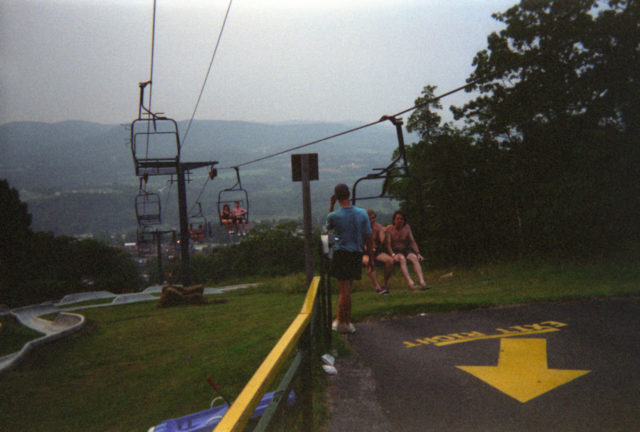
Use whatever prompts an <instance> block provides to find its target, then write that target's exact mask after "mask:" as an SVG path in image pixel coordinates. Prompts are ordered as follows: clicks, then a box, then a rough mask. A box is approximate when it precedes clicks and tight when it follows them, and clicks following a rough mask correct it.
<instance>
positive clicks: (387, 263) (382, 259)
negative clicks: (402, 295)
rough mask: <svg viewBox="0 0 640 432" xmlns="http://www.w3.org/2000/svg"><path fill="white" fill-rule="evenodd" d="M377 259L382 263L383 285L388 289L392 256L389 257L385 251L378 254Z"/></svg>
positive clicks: (391, 269)
mask: <svg viewBox="0 0 640 432" xmlns="http://www.w3.org/2000/svg"><path fill="white" fill-rule="evenodd" d="M378 261H380V262H382V263H383V264H384V280H383V285H382V286H383V287H384V288H385V289H389V279H391V272H392V271H393V263H394V261H393V258H391V256H390V255H387V254H386V253H384V252H383V253H381V254H380V255H378Z"/></svg>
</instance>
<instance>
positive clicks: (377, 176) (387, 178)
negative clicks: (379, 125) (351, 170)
mask: <svg viewBox="0 0 640 432" xmlns="http://www.w3.org/2000/svg"><path fill="white" fill-rule="evenodd" d="M381 120H389V121H390V122H391V123H393V124H394V126H395V127H396V135H397V137H398V156H396V158H395V159H394V160H393V161H392V162H391V163H390V164H389V165H388V166H387V167H385V168H373V170H374V171H376V172H374V173H370V174H367V175H366V176H364V177H361V178H359V179H358V180H356V182H355V183H354V184H353V187H352V189H351V202H352V204H355V203H356V201H357V200H366V199H377V198H396V197H395V196H392V195H389V194H388V193H387V188H388V187H389V184H390V183H391V180H393V179H396V178H408V177H410V174H409V167H408V165H407V156H406V153H405V148H404V136H403V134H402V124H403V123H402V119H398V118H396V117H393V116H383V117H382V118H381ZM398 162H401V165H400V166H397V164H398ZM381 179H382V180H384V182H383V183H382V190H381V192H380V194H379V195H373V196H365V197H358V196H357V194H356V190H357V187H358V183H360V182H361V181H363V180H381Z"/></svg>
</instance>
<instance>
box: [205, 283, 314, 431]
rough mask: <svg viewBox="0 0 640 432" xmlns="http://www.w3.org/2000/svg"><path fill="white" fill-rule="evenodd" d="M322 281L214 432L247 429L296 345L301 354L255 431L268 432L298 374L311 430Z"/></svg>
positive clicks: (304, 407)
mask: <svg viewBox="0 0 640 432" xmlns="http://www.w3.org/2000/svg"><path fill="white" fill-rule="evenodd" d="M320 281H321V278H320V276H315V277H314V278H313V279H312V281H311V284H310V286H309V290H308V291H307V295H306V297H305V300H304V303H303V305H302V309H301V310H300V313H299V314H298V315H297V316H296V317H295V318H294V320H293V322H292V323H291V324H290V325H289V328H287V330H286V331H285V332H284V334H283V335H282V336H281V337H280V340H279V341H278V342H277V343H276V345H275V346H274V347H273V349H272V350H271V352H270V353H269V354H268V355H267V357H266V358H265V359H264V360H263V362H262V364H261V365H260V367H258V369H257V370H256V372H255V373H254V374H253V377H252V378H251V379H250V380H249V382H248V383H247V384H246V385H245V387H244V388H243V389H242V391H241V392H240V394H239V395H238V397H237V398H236V400H235V401H234V402H233V404H232V405H231V407H230V408H229V410H228V411H227V413H226V414H225V415H224V417H223V418H222V419H221V420H220V423H218V425H217V426H216V428H215V429H214V432H231V431H237V432H240V431H242V430H244V428H245V426H246V425H247V423H248V422H249V419H250V417H251V415H252V413H253V412H254V410H255V408H256V407H257V406H258V403H259V402H260V399H261V398H262V397H263V396H264V394H265V393H266V392H267V390H268V389H269V387H270V386H271V384H272V383H273V381H274V379H275V377H276V376H277V374H278V373H279V371H280V369H281V368H282V366H283V365H284V364H285V362H286V360H287V359H288V358H289V355H290V354H291V352H292V351H293V349H294V348H295V347H296V346H298V347H299V353H298V355H297V356H296V357H295V358H294V360H293V362H292V363H291V366H290V367H289V369H288V371H287V373H286V374H285V376H284V378H283V380H282V381H281V383H280V385H279V387H278V390H277V391H276V397H274V400H273V402H272V403H271V406H269V408H268V409H267V410H266V411H265V413H264V415H263V416H262V418H261V420H260V422H259V423H258V425H257V426H256V428H255V430H256V431H262V430H265V429H266V427H267V425H268V423H269V421H270V420H271V418H272V417H273V415H274V412H275V411H276V409H277V406H278V405H279V403H280V402H282V400H286V399H287V397H286V395H287V394H288V391H289V389H290V387H291V382H292V381H293V378H294V377H295V376H296V375H297V374H298V373H299V372H300V377H301V380H302V385H301V387H302V394H301V395H300V398H297V399H298V401H299V402H300V403H302V405H303V423H305V424H304V425H303V427H304V430H309V429H310V427H311V423H312V418H313V417H312V415H313V414H312V412H313V407H312V406H311V367H310V365H311V362H310V356H311V351H312V346H311V345H312V328H313V327H314V325H313V324H312V323H313V321H314V320H316V319H318V318H317V317H319V316H320V315H321V314H319V313H314V311H315V309H316V307H317V305H318V302H316V298H317V296H318V291H319V287H320ZM283 396H284V397H283Z"/></svg>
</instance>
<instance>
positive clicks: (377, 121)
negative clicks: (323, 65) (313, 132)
mask: <svg viewBox="0 0 640 432" xmlns="http://www.w3.org/2000/svg"><path fill="white" fill-rule="evenodd" d="M482 79H486V78H482ZM482 79H480V78H478V79H476V80H473V81H470V82H468V83H467V84H465V85H463V86H460V87H457V88H455V89H453V90H450V91H448V92H446V93H443V94H441V95H438V96H434V97H432V98H430V99H428V100H426V101H424V102H422V103H420V104H417V105H414V106H412V107H411V108H407V109H405V110H402V111H400V112H398V113H396V114H393V115H385V116H382V117H380V119H378V120H376V121H372V122H370V123H367V124H364V125H361V126H357V127H354V128H351V129H348V130H345V131H342V132H338V133H335V134H333V135H329V136H327V137H324V138H320V139H317V140H314V141H310V142H307V143H304V144H300V145H297V146H295V147H290V148H287V149H285V150H281V151H279V152H276V153H272V154H270V155H266V156H262V157H259V158H257V159H253V160H250V161H247V162H243V163H239V164H237V165H231V166H227V167H221V168H218V170H222V169H231V168H236V167H242V166H246V165H250V164H254V163H257V162H262V161H263V160H267V159H271V158H274V157H276V156H280V155H283V154H285V153H289V152H292V151H295V150H299V149H301V148H304V147H309V146H312V145H314V144H318V143H321V142H323V141H328V140H331V139H334V138H337V137H340V136H342V135H347V134H350V133H353V132H356V131H359V130H361V129H365V128H368V127H371V126H374V125H376V124H378V123H382V122H384V121H386V120H389V119H390V118H394V117H398V116H401V115H403V114H406V113H408V112H410V111H413V110H415V109H417V108H420V107H423V106H425V105H428V104H430V103H432V102H435V101H437V100H440V99H442V98H444V97H446V96H449V95H452V94H454V93H457V92H459V91H460V90H464V89H465V88H467V87H470V86H472V85H475V84H477V83H478V82H480V81H481V80H482Z"/></svg>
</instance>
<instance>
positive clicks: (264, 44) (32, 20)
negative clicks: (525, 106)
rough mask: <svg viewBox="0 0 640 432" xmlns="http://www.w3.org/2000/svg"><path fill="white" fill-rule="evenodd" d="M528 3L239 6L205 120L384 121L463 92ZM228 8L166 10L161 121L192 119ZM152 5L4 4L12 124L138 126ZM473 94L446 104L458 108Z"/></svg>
mask: <svg viewBox="0 0 640 432" xmlns="http://www.w3.org/2000/svg"><path fill="white" fill-rule="evenodd" d="M515 3H516V0H322V1H316V0H288V1H287V0H234V1H233V4H232V6H231V11H230V14H229V18H228V21H227V25H226V27H225V30H224V34H223V36H222V40H221V43H220V47H219V49H218V53H217V55H216V58H215V61H214V64H213V69H212V72H211V75H210V76H209V80H208V82H207V85H206V87H205V91H204V94H203V96H202V100H201V102H200V105H199V107H198V110H197V112H196V114H195V119H216V120H245V121H259V122H282V121H293V120H309V121H345V120H349V121H360V122H370V121H374V120H377V119H378V118H379V117H380V116H381V115H383V114H393V113H396V112H399V111H402V110H404V109H407V108H410V107H411V106H413V104H414V101H415V99H416V98H417V97H418V96H420V92H421V91H422V88H423V87H424V86H425V85H427V84H433V85H436V86H438V89H437V91H436V93H437V94H440V93H444V92H446V91H448V90H451V89H453V88H456V87H459V86H461V85H463V84H464V82H465V79H466V78H467V77H468V76H469V74H470V73H471V72H472V70H473V68H472V65H471V63H472V60H473V57H474V55H475V54H476V53H477V52H478V51H479V50H482V49H484V48H486V45H487V36H488V35H489V34H490V33H491V32H492V31H495V30H500V29H501V28H502V26H501V24H500V23H498V22H497V21H495V20H494V19H493V18H491V14H492V13H494V12H501V11H504V10H506V9H507V8H509V7H510V6H512V5H513V4H515ZM228 4H229V0H207V1H205V0H157V13H156V39H155V43H156V50H155V61H154V73H153V83H154V84H153V99H152V107H151V108H152V109H153V111H156V112H163V113H165V115H167V116H169V117H172V118H174V119H176V120H188V119H190V118H191V116H192V113H193V110H194V108H195V105H196V101H197V98H198V94H199V92H200V89H201V87H202V84H203V82H204V79H205V75H206V72H207V68H208V66H209V62H210V60H211V55H212V53H213V49H214V46H215V42H216V40H217V37H218V33H219V32H220V27H221V25H222V22H223V19H224V14H225V11H226V9H227V6H228ZM152 11H153V0H0V124H3V123H7V122H10V121H23V120H31V121H45V122H58V121H63V120H87V121H94V122H99V123H108V124H111V123H129V122H131V121H132V120H133V119H134V118H136V116H137V114H138V96H139V93H138V91H139V90H138V83H139V82H142V81H147V80H148V79H149V78H150V70H151V34H152V30H151V29H152ZM466 97H468V96H465V94H464V93H459V94H457V95H455V96H451V97H448V98H446V99H444V100H443V105H445V107H448V106H449V105H451V104H455V105H460V104H462V103H463V101H464V100H465V98H466Z"/></svg>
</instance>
